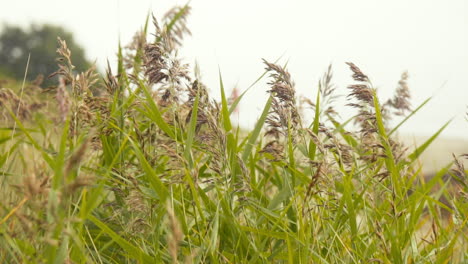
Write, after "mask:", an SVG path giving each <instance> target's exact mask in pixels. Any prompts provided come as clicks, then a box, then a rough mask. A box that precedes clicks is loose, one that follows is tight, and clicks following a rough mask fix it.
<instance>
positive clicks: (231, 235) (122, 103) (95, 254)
mask: <svg viewBox="0 0 468 264" xmlns="http://www.w3.org/2000/svg"><path fill="white" fill-rule="evenodd" d="M189 12H190V7H189V6H188V5H187V6H183V7H175V8H174V9H172V10H170V11H169V12H168V13H167V14H166V15H165V16H164V17H163V18H162V20H161V22H160V23H158V22H157V19H156V18H153V21H154V26H155V32H154V34H153V37H150V38H148V37H147V35H148V32H147V31H148V28H149V26H148V24H149V21H148V20H147V22H146V24H145V26H144V28H143V30H142V32H139V33H137V34H136V35H135V38H134V41H133V42H132V43H131V44H130V45H128V46H126V47H120V45H119V47H120V48H119V53H118V65H117V67H116V69H117V72H116V73H113V72H112V71H111V69H110V67H109V68H108V70H107V73H106V76H105V77H103V78H102V80H101V79H100V77H99V75H98V74H96V72H95V71H94V69H93V68H91V69H89V70H88V71H87V72H84V73H76V72H75V71H74V69H73V68H74V67H73V62H72V61H71V60H70V54H71V51H70V50H68V48H67V46H66V43H65V42H64V41H61V40H59V46H60V47H59V49H58V55H59V60H58V62H59V68H58V71H57V72H56V73H54V75H58V76H59V80H60V81H59V83H58V84H57V87H52V88H49V89H45V90H44V89H43V90H40V89H39V90H37V89H36V88H37V87H36V86H37V84H31V85H26V86H25V90H24V97H23V98H22V99H20V98H19V96H18V95H19V93H18V91H16V92H15V91H14V90H10V89H6V88H2V89H1V90H0V105H1V106H2V110H1V111H2V121H1V129H0V149H1V150H2V151H1V156H0V165H1V170H0V176H1V179H0V181H1V182H0V183H1V186H2V191H1V193H0V197H1V200H0V262H1V263H372V262H375V263H464V262H466V261H467V259H468V255H467V253H466V252H468V248H467V244H466V242H467V234H468V232H467V226H466V224H467V221H468V204H467V195H466V193H467V192H468V189H467V188H468V185H467V184H468V179H467V175H466V171H465V170H464V168H463V165H462V163H461V162H459V161H458V160H457V158H459V157H454V158H455V159H454V163H453V164H448V165H447V167H446V168H444V169H443V170H441V171H439V172H438V173H437V174H436V175H435V176H434V177H432V178H431V179H428V180H427V181H425V179H424V176H423V175H422V174H421V168H420V167H418V164H417V160H418V157H419V156H420V155H421V153H423V152H424V151H425V149H426V148H427V147H428V146H429V144H430V143H431V142H432V141H433V140H434V139H435V138H436V137H437V136H438V134H439V133H440V132H441V131H442V130H443V129H444V128H445V127H446V125H447V124H448V123H447V124H444V122H443V121H441V129H440V130H439V131H435V132H434V136H433V137H431V138H430V139H429V140H428V141H427V142H426V143H424V144H422V145H421V146H419V147H418V148H417V149H415V150H414V151H413V152H410V153H408V151H405V147H404V146H402V145H401V144H399V143H398V142H396V139H395V138H394V134H395V131H397V129H398V127H400V125H401V124H398V125H397V126H396V127H389V126H388V123H389V122H388V121H389V120H390V118H392V117H393V116H395V115H406V116H408V117H411V116H412V115H413V114H415V113H416V112H417V111H418V110H419V109H421V107H422V106H423V105H424V104H426V103H427V100H426V101H424V102H423V104H422V105H421V106H418V107H416V108H414V109H415V110H410V104H409V90H408V87H407V86H406V78H407V75H405V74H404V75H403V76H402V79H401V81H400V83H399V85H398V88H397V90H396V92H395V97H394V98H393V99H391V100H389V101H387V102H381V101H379V99H378V94H377V91H376V89H375V88H374V87H373V86H372V83H371V81H370V78H369V77H368V76H367V75H365V73H363V72H362V71H361V70H360V69H359V68H358V67H357V66H356V65H354V64H353V63H348V65H349V67H350V70H351V74H352V76H353V79H354V83H353V84H351V85H350V86H349V87H348V88H349V96H348V97H349V100H350V101H349V102H350V106H349V107H350V109H352V110H353V111H356V113H357V114H356V116H355V117H354V118H353V119H352V120H345V121H340V119H339V117H338V115H337V113H336V112H335V111H334V110H333V98H334V93H335V87H334V86H333V84H332V68H331V67H329V69H328V71H327V72H326V73H325V75H324V77H323V79H321V81H320V83H319V85H318V87H317V96H316V98H314V99H313V100H309V101H311V102H313V103H311V105H312V106H313V114H312V115H313V116H314V118H313V122H312V123H310V124H308V123H305V121H304V118H303V117H302V113H301V110H300V105H299V103H298V102H297V96H296V94H295V89H294V82H293V79H292V77H291V75H290V73H289V72H288V71H287V69H286V68H285V67H282V66H280V65H278V64H277V63H276V62H275V63H272V62H268V61H266V60H264V61H263V63H264V65H265V73H263V74H259V79H258V80H256V82H255V83H257V84H260V83H262V84H266V85H267V86H268V87H269V88H268V89H267V91H268V93H269V94H270V97H269V99H268V101H267V102H266V104H265V106H264V110H263V112H262V114H261V116H260V117H259V119H258V121H257V124H256V125H255V127H254V128H253V129H252V130H251V131H246V130H245V129H240V128H238V127H236V126H234V125H233V123H232V122H231V117H230V116H231V114H232V113H233V111H234V109H235V107H236V106H237V105H238V103H239V102H240V101H241V100H242V98H243V97H244V96H248V93H244V94H242V95H241V96H240V97H238V98H233V99H232V100H230V98H228V95H227V94H226V91H225V89H224V85H223V81H222V76H221V73H219V81H220V82H219V87H216V88H215V87H212V89H219V90H220V94H221V101H220V102H217V101H215V100H213V99H212V98H211V97H210V95H209V92H208V89H207V87H205V85H204V84H203V82H202V80H201V76H199V74H198V73H197V71H195V72H191V71H190V70H189V66H188V65H185V64H183V63H182V62H181V61H180V60H179V59H178V58H177V49H178V48H179V47H180V45H181V43H182V40H183V36H184V35H185V34H189V33H190V31H189V30H188V28H187V25H186V19H187V16H188V15H189ZM216 74H217V73H216ZM249 89H250V88H249ZM428 100H429V99H428ZM353 122H354V123H355V126H354V127H357V128H358V129H354V130H353V129H352V128H353V126H351V125H350V123H353ZM402 122H410V119H409V118H405V119H403V121H402ZM13 127H14V129H13ZM350 127H351V128H350ZM447 174H449V175H451V176H452V178H448V179H447V178H446V177H444V175H447ZM454 182H456V183H457V184H454ZM441 197H444V198H446V200H447V201H449V203H443V202H441V201H440V198H441Z"/></svg>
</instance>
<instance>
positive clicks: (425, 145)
mask: <svg viewBox="0 0 468 264" xmlns="http://www.w3.org/2000/svg"><path fill="white" fill-rule="evenodd" d="M451 121H452V120H449V121H447V123H445V124H444V125H443V126H442V127H441V128H440V129H439V130H437V132H436V133H435V134H434V135H432V136H431V137H430V138H429V139H428V140H426V142H424V143H423V144H422V145H421V146H419V147H417V148H416V149H415V150H414V151H413V152H412V153H411V154H410V155H408V158H409V159H410V163H412V162H413V161H415V160H416V159H417V158H418V157H419V156H421V154H422V153H423V152H424V151H425V150H426V149H427V148H428V147H429V145H430V144H431V143H432V142H433V141H434V140H435V139H436V138H437V137H438V136H439V135H440V133H442V131H444V129H445V128H446V127H447V126H448V125H449V124H450V122H451Z"/></svg>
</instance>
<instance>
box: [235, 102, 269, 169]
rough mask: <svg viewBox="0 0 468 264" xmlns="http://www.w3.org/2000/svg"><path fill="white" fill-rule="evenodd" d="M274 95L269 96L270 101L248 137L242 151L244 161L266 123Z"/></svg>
mask: <svg viewBox="0 0 468 264" xmlns="http://www.w3.org/2000/svg"><path fill="white" fill-rule="evenodd" d="M272 99H273V98H272V97H271V96H270V98H268V101H267V102H266V104H265V107H264V108H263V112H262V115H261V116H260V119H258V121H257V124H256V125H255V128H254V130H253V131H252V132H251V134H250V136H249V137H248V138H249V139H248V141H247V144H246V145H245V148H244V151H243V153H242V160H243V161H244V162H246V161H247V158H248V157H249V155H250V153H251V152H252V148H253V146H254V144H255V142H256V141H257V138H258V136H259V135H260V131H261V130H262V127H263V124H264V123H265V120H266V118H267V115H268V112H269V111H270V107H271V101H272Z"/></svg>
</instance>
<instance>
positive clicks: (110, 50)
mask: <svg viewBox="0 0 468 264" xmlns="http://www.w3.org/2000/svg"><path fill="white" fill-rule="evenodd" d="M185 3H186V1H174V0H172V1H169V0H160V1H151V0H141V1H129V0H120V1H117V0H115V1H111V0H94V1H91V0H81V1H68V0H67V1H66V0H62V1H56V0H43V1H26V0H15V1H10V0H8V1H7V0H0V6H1V8H0V23H1V22H7V23H11V24H20V25H25V26H26V25H29V24H30V23H32V22H48V23H55V24H60V25H63V26H65V27H66V28H67V29H69V30H70V31H72V32H74V34H75V39H76V40H77V41H78V42H79V43H81V44H82V45H83V46H84V47H85V49H86V51H87V56H88V58H90V59H97V62H98V65H99V66H101V67H102V66H103V65H105V62H106V59H109V60H110V62H111V63H113V62H115V56H114V54H115V52H116V47H117V44H118V38H119V34H120V38H121V40H122V43H123V44H126V43H128V42H129V41H130V40H131V37H132V35H133V33H134V32H135V31H137V30H138V29H140V28H141V27H142V26H143V24H144V22H145V18H146V15H147V13H148V12H154V14H155V15H156V16H157V17H161V16H162V14H164V13H165V11H166V10H168V9H169V8H170V7H172V6H173V5H174V4H180V5H183V4H185ZM191 6H192V8H193V9H192V15H191V16H190V18H189V28H190V29H191V31H192V34H193V35H192V36H191V37H188V38H187V39H186V41H185V45H184V48H183V50H182V52H181V55H182V57H183V58H185V62H188V63H191V64H193V62H194V61H195V60H196V61H198V63H199V64H200V66H201V70H202V74H203V81H204V83H206V84H207V85H208V87H209V88H210V89H211V90H212V91H213V95H214V96H215V97H216V96H217V95H218V94H219V92H218V89H219V80H218V66H219V67H220V68H221V71H222V75H223V80H224V84H225V87H227V89H228V90H230V89H232V88H233V87H234V86H236V85H237V86H238V87H239V88H240V90H241V91H243V90H244V89H246V88H247V87H248V86H249V85H250V84H251V83H252V82H253V81H254V80H256V79H257V78H258V77H259V76H260V75H261V74H262V72H263V68H264V66H263V65H262V62H261V58H265V59H267V60H269V61H274V60H275V59H276V58H278V57H280V56H281V55H283V60H282V61H281V62H282V63H285V62H286V61H289V63H288V69H289V71H290V73H291V75H292V78H293V79H294V81H295V82H296V89H297V91H298V94H302V95H305V96H307V97H309V98H315V94H316V91H317V81H318V80H319V78H320V77H321V76H322V74H323V73H324V71H325V70H326V68H327V66H328V64H330V63H332V64H333V68H334V76H335V79H334V83H335V84H336V85H337V86H338V88H337V93H339V94H343V95H344V94H346V93H347V89H346V86H347V85H348V84H350V83H351V78H350V75H351V73H350V71H349V70H348V68H347V66H346V65H345V62H346V61H351V62H354V63H355V64H356V65H358V66H359V67H360V68H361V69H362V70H363V72H364V73H366V74H367V75H368V76H369V77H370V78H371V80H372V82H373V83H374V85H375V86H376V87H378V89H379V94H380V97H381V101H384V100H386V99H387V98H388V97H389V96H391V95H392V94H393V91H394V89H395V87H396V84H397V82H398V80H399V78H400V75H401V73H402V72H403V71H404V70H408V72H409V75H410V79H409V85H410V88H411V91H412V94H413V99H412V102H413V106H417V105H419V103H421V102H422V101H423V100H424V99H426V98H427V97H430V96H433V100H432V102H431V103H430V104H429V105H427V106H426V107H425V108H424V109H423V110H422V111H421V112H420V113H418V114H417V115H416V116H415V117H414V118H413V119H411V120H410V121H409V123H408V124H406V125H405V126H404V127H402V129H401V131H403V132H411V133H416V134H419V135H429V134H431V133H434V132H435V131H436V130H437V129H438V128H440V127H441V126H442V125H443V124H444V123H445V122H446V121H447V120H449V119H450V118H452V117H454V118H455V119H454V121H453V122H452V124H451V125H450V126H449V127H448V128H447V130H446V131H445V132H444V134H443V135H445V136H450V137H463V138H466V139H468V121H466V120H465V119H464V113H466V112H467V110H468V109H467V108H466V106H467V105H468V1H466V0H450V1H447V0H424V1H423V0H412V1H406V0H394V1H378V0H354V1H346V0H342V1H338V0H329V1H312V0H310V1H305V0H304V1H299V0H296V1H284V0H283V1H276V0H256V1H252V0H236V1H232V0H231V1H226V0H219V1H203V0H192V1H191ZM32 56H33V58H34V55H32ZM267 88H268V87H267V86H266V80H264V81H263V82H261V83H259V84H258V85H256V86H255V87H254V88H253V89H252V90H251V91H250V92H249V93H248V94H247V95H246V98H245V100H244V101H243V103H242V104H241V112H240V123H241V124H242V125H244V126H247V125H253V124H254V123H255V121H256V119H257V117H258V116H259V114H260V112H261V109H262V108H263V106H264V103H265V101H266V98H267V96H266V93H265V91H266V90H267ZM342 104H344V101H343V103H342ZM337 109H338V110H339V112H345V115H344V116H347V115H346V112H348V108H347V107H344V106H338V107H337Z"/></svg>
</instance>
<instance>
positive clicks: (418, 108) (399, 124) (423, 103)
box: [388, 97, 432, 136]
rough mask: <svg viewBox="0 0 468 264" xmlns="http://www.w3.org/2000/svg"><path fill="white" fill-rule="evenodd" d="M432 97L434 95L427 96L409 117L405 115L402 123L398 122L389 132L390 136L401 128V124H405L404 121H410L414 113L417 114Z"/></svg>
mask: <svg viewBox="0 0 468 264" xmlns="http://www.w3.org/2000/svg"><path fill="white" fill-rule="evenodd" d="M431 99H432V97H429V98H427V99H426V100H424V102H422V103H421V104H420V105H419V106H418V107H417V108H416V109H414V110H413V111H412V112H411V114H409V115H408V116H407V117H405V118H404V119H403V120H402V121H401V122H400V123H398V125H396V126H395V127H394V128H393V129H392V130H391V131H390V132H389V133H388V136H391V135H392V134H393V133H394V132H395V131H397V130H398V128H400V126H401V125H403V124H404V123H406V121H408V119H410V118H411V117H412V116H413V115H415V114H416V113H417V112H418V111H419V110H420V109H421V108H422V107H423V106H425V105H426V104H427V103H428V102H429V101H430V100H431Z"/></svg>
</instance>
